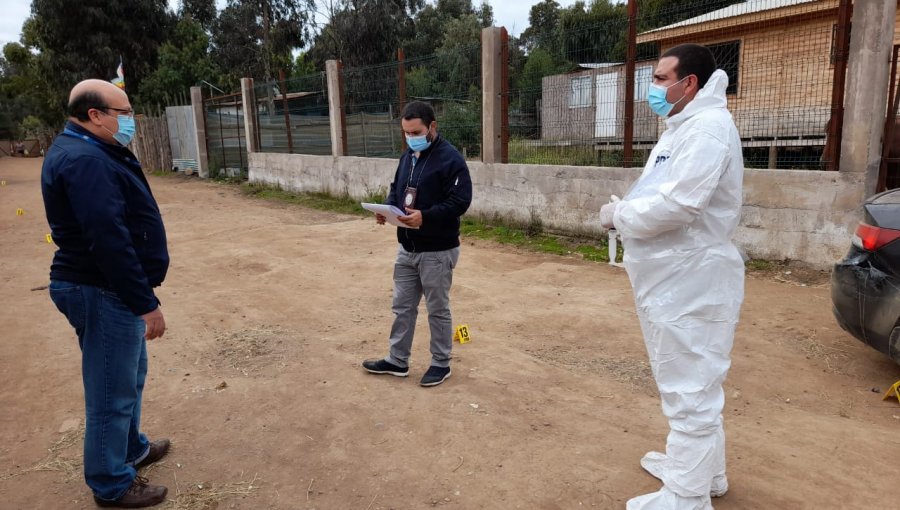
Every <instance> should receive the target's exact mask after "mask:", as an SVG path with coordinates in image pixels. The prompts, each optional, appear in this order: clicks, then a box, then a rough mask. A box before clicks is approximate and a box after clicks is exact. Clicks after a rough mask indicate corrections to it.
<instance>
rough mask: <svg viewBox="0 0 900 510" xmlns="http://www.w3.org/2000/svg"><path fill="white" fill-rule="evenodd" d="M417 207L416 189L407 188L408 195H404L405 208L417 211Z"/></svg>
mask: <svg viewBox="0 0 900 510" xmlns="http://www.w3.org/2000/svg"><path fill="white" fill-rule="evenodd" d="M415 205H416V188H412V187H409V186H407V187H406V193H405V194H404V195H403V207H408V208H410V209H415Z"/></svg>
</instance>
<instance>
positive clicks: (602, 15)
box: [559, 0, 628, 63]
mask: <svg viewBox="0 0 900 510" xmlns="http://www.w3.org/2000/svg"><path fill="white" fill-rule="evenodd" d="M627 22H628V18H627V12H626V8H625V5H624V4H611V3H610V0H595V1H594V2H592V3H591V5H590V8H588V7H587V6H586V5H585V3H584V2H582V1H578V2H575V4H573V5H572V6H571V7H569V8H568V9H564V10H563V11H562V13H561V15H560V19H559V37H560V46H561V50H562V55H563V57H564V58H565V59H567V60H569V61H572V62H576V63H586V62H589V63H599V62H622V61H624V59H625V43H624V41H625V34H626V29H627Z"/></svg>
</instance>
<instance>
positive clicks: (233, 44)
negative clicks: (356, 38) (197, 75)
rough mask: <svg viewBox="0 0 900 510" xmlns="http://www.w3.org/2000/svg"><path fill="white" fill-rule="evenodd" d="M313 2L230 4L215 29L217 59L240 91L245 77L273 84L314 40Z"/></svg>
mask: <svg viewBox="0 0 900 510" xmlns="http://www.w3.org/2000/svg"><path fill="white" fill-rule="evenodd" d="M313 9H314V2H313V0H229V1H228V6H227V7H225V9H223V10H222V12H221V13H219V17H218V18H217V19H216V22H215V23H214V24H213V26H212V44H213V58H214V60H215V61H216V63H217V64H218V65H219V67H220V68H221V69H223V70H225V71H226V73H227V76H228V77H229V78H230V81H231V82H232V83H233V84H234V86H235V87H236V85H237V82H238V81H239V79H240V78H242V77H248V76H249V77H254V78H260V79H263V80H265V81H272V80H273V79H275V77H276V75H277V71H278V69H289V68H290V67H291V65H292V57H291V51H292V50H293V49H295V48H302V47H303V46H304V45H305V44H306V42H307V41H308V40H309V38H310V29H311V25H310V15H311V12H312V10H313Z"/></svg>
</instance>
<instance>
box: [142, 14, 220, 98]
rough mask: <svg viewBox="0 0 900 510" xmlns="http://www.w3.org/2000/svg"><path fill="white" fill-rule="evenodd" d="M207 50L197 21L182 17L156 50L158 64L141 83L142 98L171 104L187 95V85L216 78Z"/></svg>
mask: <svg viewBox="0 0 900 510" xmlns="http://www.w3.org/2000/svg"><path fill="white" fill-rule="evenodd" d="M208 50H209V36H207V35H206V32H204V31H203V27H202V26H201V25H200V23H199V22H197V21H195V20H194V19H193V18H192V17H190V16H185V17H182V18H181V19H180V20H179V21H178V23H177V24H176V25H175V29H174V30H173V32H172V35H171V37H170V38H169V40H168V41H166V42H165V44H163V45H162V47H161V48H160V50H159V65H158V67H157V68H156V70H155V71H153V74H151V75H150V76H149V77H147V79H146V80H144V82H143V83H142V85H141V90H140V99H141V101H142V102H144V103H146V104H151V105H156V104H163V105H170V104H173V101H174V100H175V98H177V97H189V93H190V92H189V91H190V88H191V87H192V86H194V85H199V84H200V80H205V81H208V82H213V83H216V82H218V81H219V75H220V74H221V73H220V70H219V69H218V67H216V65H215V63H214V62H213V60H212V57H211V56H210V55H209V51H208Z"/></svg>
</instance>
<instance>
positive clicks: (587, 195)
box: [250, 153, 864, 268]
mask: <svg viewBox="0 0 900 510" xmlns="http://www.w3.org/2000/svg"><path fill="white" fill-rule="evenodd" d="M396 166H397V162H396V160H392V159H375V158H356V157H341V158H333V157H331V156H305V155H299V154H268V153H255V154H250V182H251V183H262V184H269V185H275V186H279V187H281V188H283V189H286V190H290V191H325V192H329V193H336V194H341V193H347V194H349V195H350V196H354V197H358V198H363V197H365V196H366V195H369V194H371V193H375V192H377V191H379V190H381V191H384V190H386V189H387V188H388V187H389V186H390V182H391V179H392V178H393V176H394V171H395V169H396ZM469 169H470V171H471V174H472V180H473V182H474V186H475V200H474V201H473V204H472V207H471V209H470V213H474V214H479V215H485V216H492V215H494V214H500V215H503V216H504V217H507V218H510V219H515V220H518V221H529V220H530V219H531V218H532V215H533V214H535V215H537V216H538V217H540V219H541V221H542V223H543V224H544V226H545V227H549V228H553V229H560V230H568V231H574V232H584V231H588V232H593V233H599V232H600V231H601V228H600V222H599V218H598V211H599V210H600V206H602V205H603V204H604V203H606V202H608V201H609V195H610V194H617V195H619V196H622V195H623V194H624V193H625V191H626V190H627V189H628V187H629V186H630V185H631V183H632V182H633V181H634V180H635V179H636V178H637V177H638V176H639V175H640V170H639V169H625V168H598V167H569V166H550V165H547V166H544V165H503V164H484V163H480V162H469ZM863 178H864V177H863V175H862V174H855V173H850V174H848V173H843V172H841V173H838V172H813V171H791V170H778V171H771V170H747V171H746V172H745V176H744V210H743V215H742V216H743V217H742V220H741V225H740V227H739V229H738V232H737V234H736V239H735V240H736V242H737V244H738V245H739V246H740V247H741V248H743V249H744V250H745V251H746V252H747V254H748V255H749V256H751V257H753V258H763V259H777V260H781V259H791V260H799V261H803V262H806V263H809V264H811V265H813V266H816V267H822V268H825V267H828V266H829V265H830V264H832V263H834V262H836V261H837V260H839V259H840V258H842V257H843V256H844V254H845V253H846V252H847V250H848V248H849V243H850V236H851V234H852V232H853V230H854V229H855V225H856V223H857V222H858V221H859V216H858V214H859V212H858V211H859V204H860V203H861V202H862V200H863Z"/></svg>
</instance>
